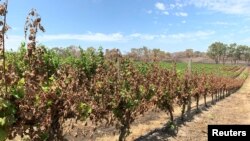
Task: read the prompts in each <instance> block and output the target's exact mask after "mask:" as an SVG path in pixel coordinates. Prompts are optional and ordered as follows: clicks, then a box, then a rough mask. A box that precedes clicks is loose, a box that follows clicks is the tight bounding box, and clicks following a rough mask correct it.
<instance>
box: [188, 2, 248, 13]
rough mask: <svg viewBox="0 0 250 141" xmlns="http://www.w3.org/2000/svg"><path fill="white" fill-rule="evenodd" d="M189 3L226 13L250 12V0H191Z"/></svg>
mask: <svg viewBox="0 0 250 141" xmlns="http://www.w3.org/2000/svg"><path fill="white" fill-rule="evenodd" d="M189 4H191V5H194V6H196V7H199V8H207V9H209V10H213V11H217V12H222V13H226V14H242V15H249V14H250V11H249V9H250V0H190V1H189Z"/></svg>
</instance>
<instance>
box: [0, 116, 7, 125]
mask: <svg viewBox="0 0 250 141" xmlns="http://www.w3.org/2000/svg"><path fill="white" fill-rule="evenodd" d="M5 124H6V117H3V118H0V126H2V127H3V126H5Z"/></svg>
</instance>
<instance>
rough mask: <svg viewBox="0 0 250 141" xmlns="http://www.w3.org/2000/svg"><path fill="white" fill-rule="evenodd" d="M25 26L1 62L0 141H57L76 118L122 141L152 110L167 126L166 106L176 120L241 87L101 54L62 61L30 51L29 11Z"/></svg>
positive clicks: (33, 26)
mask: <svg viewBox="0 0 250 141" xmlns="http://www.w3.org/2000/svg"><path fill="white" fill-rule="evenodd" d="M6 9H7V8H6ZM0 11H1V10H0ZM25 25H26V28H25V36H28V40H29V42H28V43H27V48H26V47H25V46H26V44H25V43H22V45H21V47H20V49H19V50H18V51H15V52H6V54H4V55H3V56H4V57H2V59H4V61H6V65H3V66H1V71H0V78H1V80H0V85H1V87H0V133H1V134H2V136H1V138H0V140H4V139H5V138H7V137H8V138H10V139H12V138H14V137H15V136H16V135H21V136H24V135H28V136H29V137H30V139H31V140H62V138H63V134H62V131H63V127H62V125H63V123H64V122H65V120H66V119H69V118H76V119H77V120H83V121H84V120H91V121H92V122H93V123H95V124H96V125H98V124H104V123H105V124H106V125H107V126H109V125H114V124H115V125H116V127H117V128H118V129H119V131H120V135H119V141H123V140H125V139H126V137H127V136H128V135H129V133H130V126H131V124H132V123H133V122H134V120H135V119H136V118H137V117H138V116H139V115H142V114H144V113H145V112H147V111H148V110H151V109H152V108H154V107H158V108H160V109H162V110H164V111H166V113H168V114H170V121H171V122H172V123H173V121H174V117H173V112H174V104H176V103H177V104H179V105H180V106H181V107H182V117H183V119H184V118H185V116H186V115H187V113H188V112H189V110H190V105H191V104H190V103H191V102H192V100H191V99H192V98H195V99H196V104H197V110H198V109H199V100H200V97H203V98H204V102H205V105H207V103H206V98H207V96H211V97H212V99H213V102H216V101H218V100H219V99H220V98H222V97H225V96H227V95H229V94H231V93H233V92H235V91H236V90H238V89H239V88H240V87H241V85H242V84H243V82H244V79H237V78H232V77H220V76H216V75H214V74H205V73H204V74H201V73H195V72H192V73H190V72H188V71H187V72H185V73H184V74H179V73H178V72H177V69H176V66H175V65H173V67H172V68H170V69H163V68H161V67H160V65H158V63H157V62H155V63H151V64H147V65H146V64H145V66H147V67H145V66H141V67H138V66H136V65H135V64H136V63H135V62H133V61H131V60H130V59H129V58H124V57H122V55H121V53H120V52H119V50H115V51H114V52H113V54H112V55H111V56H108V57H107V56H105V55H104V53H103V51H102V49H101V48H100V49H98V50H97V51H96V50H95V49H93V48H89V49H88V50H86V51H85V50H82V49H81V48H79V52H80V53H79V55H77V56H76V55H73V54H72V53H70V52H66V55H65V54H63V55H62V54H60V53H58V52H56V51H53V50H51V49H47V48H46V47H44V46H37V45H36V33H37V32H38V31H39V30H41V31H45V30H44V28H43V27H42V25H41V17H40V16H39V15H38V14H37V12H36V11H35V10H34V9H33V10H32V11H31V12H30V13H29V15H28V18H27V21H26V24H25ZM26 34H28V35H26ZM3 50H4V48H3ZM229 71H230V70H229ZM186 109H187V110H186ZM86 128H87V127H86Z"/></svg>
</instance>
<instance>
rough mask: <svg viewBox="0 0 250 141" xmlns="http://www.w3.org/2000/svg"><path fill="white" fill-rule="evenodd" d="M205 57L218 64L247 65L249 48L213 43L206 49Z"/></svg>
mask: <svg viewBox="0 0 250 141" xmlns="http://www.w3.org/2000/svg"><path fill="white" fill-rule="evenodd" d="M207 55H208V56H209V57H210V58H211V59H213V60H214V61H215V63H216V64H219V63H223V64H225V63H229V62H230V63H231V64H237V63H247V64H249V62H250V47H249V46H247V45H237V44H236V43H232V44H225V43H222V42H214V43H212V44H211V45H210V46H209V47H208V51H207Z"/></svg>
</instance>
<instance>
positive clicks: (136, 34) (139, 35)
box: [129, 33, 156, 40]
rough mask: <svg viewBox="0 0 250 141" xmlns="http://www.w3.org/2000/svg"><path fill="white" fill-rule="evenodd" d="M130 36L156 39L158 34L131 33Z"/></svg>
mask: <svg viewBox="0 0 250 141" xmlns="http://www.w3.org/2000/svg"><path fill="white" fill-rule="evenodd" d="M129 38H130V39H142V40H154V39H155V38H156V35H152V34H141V33H134V34H130V35H129Z"/></svg>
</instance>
